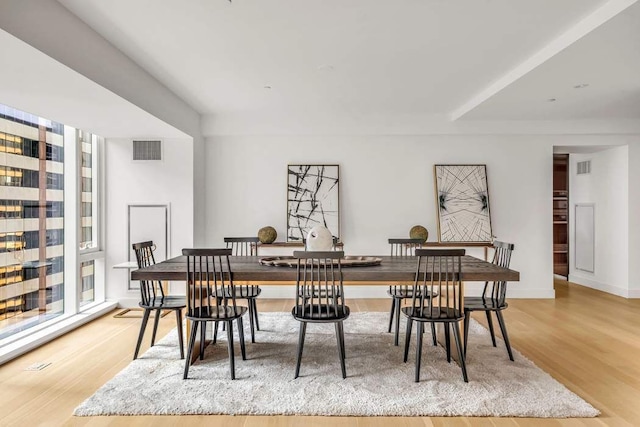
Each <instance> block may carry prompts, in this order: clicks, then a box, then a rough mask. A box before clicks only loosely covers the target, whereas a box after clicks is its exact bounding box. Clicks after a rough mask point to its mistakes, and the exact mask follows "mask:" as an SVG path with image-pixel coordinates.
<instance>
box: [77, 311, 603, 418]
mask: <svg viewBox="0 0 640 427" xmlns="http://www.w3.org/2000/svg"><path fill="white" fill-rule="evenodd" d="M387 316H388V314H387V313H378V312H370V313H353V314H352V315H351V317H350V318H349V319H347V320H346V321H345V323H344V326H345V334H346V336H345V342H346V351H347V379H345V380H343V379H342V377H341V374H340V363H339V359H338V349H337V345H336V339H335V333H334V329H333V325H317V324H309V325H308V327H307V339H306V342H305V347H304V354H303V356H302V368H301V372H300V378H298V379H296V380H294V379H293V375H294V370H295V360H296V345H297V340H298V328H299V323H298V322H297V321H295V320H294V319H293V318H292V317H291V314H289V313H260V326H261V330H260V331H259V332H257V336H256V341H257V342H256V343H255V344H252V343H251V342H250V341H248V342H247V344H246V348H247V359H248V360H246V361H243V360H242V359H241V358H240V356H239V355H240V350H239V348H238V344H237V343H238V341H237V339H236V340H234V342H235V343H236V352H235V354H236V380H235V381H231V380H230V379H229V360H228V354H227V345H226V341H225V338H226V334H225V333H219V334H218V335H219V338H218V340H219V341H218V342H219V343H218V344H217V345H212V346H209V347H208V348H207V350H206V354H205V359H204V360H202V361H197V362H196V363H195V364H194V365H193V366H192V367H191V369H190V370H189V379H188V380H183V379H182V373H183V369H184V361H183V360H180V359H179V351H178V342H177V333H176V330H175V329H174V330H173V331H171V332H170V333H169V334H168V335H167V336H166V337H165V338H164V339H162V340H161V341H160V342H158V343H157V344H156V345H155V346H154V347H152V348H150V349H149V350H148V351H147V352H146V353H145V354H144V355H143V356H141V357H140V358H139V359H138V360H135V361H133V362H131V364H129V366H127V367H126V368H125V369H124V370H122V371H121V372H120V373H118V374H117V375H116V376H115V377H114V378H113V379H112V380H110V381H109V382H108V383H106V384H105V385H104V386H102V387H101V388H100V389H99V390H98V391H97V392H96V393H95V394H94V395H93V396H91V397H90V398H89V399H87V400H86V401H84V402H83V403H82V404H81V405H80V406H78V407H77V408H76V410H75V411H74V415H78V416H91V415H170V414H171V415H177V414H237V415H240V414H255V415H257V414H261V415H276V414H291V415H293V414H295V415H342V416H344V415H354V416H380V415H386V416H389V415H397V416H416V415H424V416H498V417H507V416H509V417H553V418H556V417H557V418H563V417H595V416H597V415H598V414H599V411H598V410H596V409H595V408H593V407H592V406H591V405H590V404H588V403H587V402H585V401H584V400H582V399H581V398H580V397H578V396H577V395H576V394H574V393H572V392H571V391H569V390H568V389H567V388H566V387H564V386H563V385H562V384H560V383H559V382H557V381H556V380H554V379H553V378H551V376H549V375H548V374H547V373H545V372H543V371H542V370H540V369H539V368H538V367H536V366H535V365H534V364H533V363H532V362H531V361H529V360H527V359H526V358H525V357H524V356H522V355H521V354H520V353H519V352H517V351H515V350H514V357H515V362H511V361H509V358H508V356H507V352H506V351H505V350H504V347H503V346H504V344H503V343H502V342H501V341H500V342H499V343H498V348H494V347H493V346H492V345H491V338H490V337H489V333H488V331H487V330H486V329H484V328H483V327H482V326H481V325H480V324H479V323H477V322H475V321H472V323H471V328H470V332H469V349H468V355H467V369H468V373H469V383H468V384H465V383H464V382H463V380H462V375H461V372H460V367H459V366H458V365H457V364H456V363H455V362H452V363H447V361H446V355H445V351H444V349H443V348H442V347H440V346H438V347H433V346H431V345H429V344H428V343H430V342H431V338H430V333H429V331H427V332H426V333H425V345H424V347H423V356H422V370H421V382H420V383H414V382H413V375H414V366H415V365H414V363H415V359H414V357H415V347H413V342H414V341H415V336H414V337H413V338H414V339H413V340H412V351H411V353H410V357H409V361H408V362H407V363H403V362H402V356H403V346H400V347H395V346H394V345H393V335H392V334H389V333H387V332H386V330H385V328H386V325H387V322H388V318H387ZM245 323H246V324H248V323H249V322H248V321H247V322H245ZM245 327H247V325H245ZM427 329H429V328H427ZM401 330H404V329H403V328H402V329H401ZM245 335H246V336H248V330H247V331H245ZM402 342H404V337H402ZM132 345H133V343H132Z"/></svg>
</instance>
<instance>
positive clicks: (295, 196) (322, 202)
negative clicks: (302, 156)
mask: <svg viewBox="0 0 640 427" xmlns="http://www.w3.org/2000/svg"><path fill="white" fill-rule="evenodd" d="M339 184H340V170H339V166H338V165H289V166H288V167H287V241H288V242H302V241H303V240H304V238H306V236H307V233H308V232H309V230H311V229H312V228H313V227H315V226H316V225H322V226H325V227H327V228H328V229H329V231H330V232H331V234H332V235H333V236H334V237H338V238H339V237H340V208H339V199H340V197H339V191H338V190H339Z"/></svg>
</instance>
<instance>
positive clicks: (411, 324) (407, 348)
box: [403, 317, 413, 363]
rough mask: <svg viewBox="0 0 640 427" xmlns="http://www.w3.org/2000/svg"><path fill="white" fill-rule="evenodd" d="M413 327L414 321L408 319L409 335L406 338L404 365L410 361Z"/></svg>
mask: <svg viewBox="0 0 640 427" xmlns="http://www.w3.org/2000/svg"><path fill="white" fill-rule="evenodd" d="M412 326H413V320H412V319H411V318H410V317H407V333H406V334H405V336H404V359H403V360H404V363H407V360H408V359H409V343H410V342H411V327H412Z"/></svg>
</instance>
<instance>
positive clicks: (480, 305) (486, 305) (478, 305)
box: [464, 241, 515, 361]
mask: <svg viewBox="0 0 640 427" xmlns="http://www.w3.org/2000/svg"><path fill="white" fill-rule="evenodd" d="M493 248H494V253H493V261H492V262H493V264H495V265H498V266H500V267H504V268H509V264H510V263H511V253H512V252H513V250H514V248H515V246H514V245H513V244H512V243H505V242H498V241H495V242H493ZM506 299H507V282H506V281H504V280H501V281H495V282H485V283H484V289H483V291H482V296H479V297H465V298H464V313H465V318H464V354H465V355H466V354H467V345H468V342H469V339H468V338H469V323H470V322H471V313H472V312H474V311H484V312H485V314H486V316H487V323H488V324H489V332H490V333H491V341H492V342H493V346H494V347H496V335H495V332H494V330H493V321H492V320H491V313H492V312H493V313H495V314H496V318H497V319H498V325H500V331H501V332H502V338H503V339H504V344H505V346H506V347H507V353H508V354H509V359H510V360H511V361H513V353H512V351H511V344H510V343H509V335H508V334H507V325H506V323H505V322H504V317H503V316H502V311H503V310H505V309H506V308H507V307H508V306H509V305H508V304H507V301H506Z"/></svg>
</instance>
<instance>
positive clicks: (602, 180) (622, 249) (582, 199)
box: [569, 146, 629, 297]
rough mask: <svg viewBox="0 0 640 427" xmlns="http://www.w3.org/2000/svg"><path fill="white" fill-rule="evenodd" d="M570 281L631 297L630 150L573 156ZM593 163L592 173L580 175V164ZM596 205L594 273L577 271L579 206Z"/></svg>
mask: <svg viewBox="0 0 640 427" xmlns="http://www.w3.org/2000/svg"><path fill="white" fill-rule="evenodd" d="M569 159H570V166H569V174H570V175H569V203H570V204H569V207H570V209H569V224H570V232H569V247H570V250H571V253H570V256H569V280H570V281H571V282H574V283H579V284H582V285H585V286H589V287H592V288H595V289H600V290H603V291H605V292H610V293H613V294H616V295H620V296H625V297H628V296H629V257H628V252H627V248H628V245H629V184H628V183H629V167H628V166H629V160H628V159H629V149H628V147H627V146H622V147H615V148H610V149H607V150H604V151H598V152H595V153H589V154H571V155H570V156H569ZM585 160H591V173H590V174H585V175H577V173H576V172H577V166H576V165H577V163H578V162H581V161H585ZM578 203H593V204H594V205H595V218H594V225H595V265H594V272H593V273H590V272H586V271H583V270H578V269H576V268H575V253H576V252H575V250H576V245H575V206H576V204H578Z"/></svg>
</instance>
